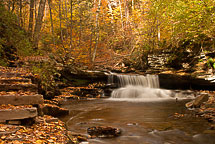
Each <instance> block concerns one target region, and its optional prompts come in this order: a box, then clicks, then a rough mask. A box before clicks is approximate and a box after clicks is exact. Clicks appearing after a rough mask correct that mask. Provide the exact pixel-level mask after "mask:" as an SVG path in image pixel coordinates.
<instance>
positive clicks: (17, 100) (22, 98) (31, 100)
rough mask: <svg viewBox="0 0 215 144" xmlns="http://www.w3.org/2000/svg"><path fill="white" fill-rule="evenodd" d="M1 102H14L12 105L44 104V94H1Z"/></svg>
mask: <svg viewBox="0 0 215 144" xmlns="http://www.w3.org/2000/svg"><path fill="white" fill-rule="evenodd" d="M0 99H1V101H0V104H12V105H34V104H42V103H43V96H42V95H39V94H35V95H0Z"/></svg>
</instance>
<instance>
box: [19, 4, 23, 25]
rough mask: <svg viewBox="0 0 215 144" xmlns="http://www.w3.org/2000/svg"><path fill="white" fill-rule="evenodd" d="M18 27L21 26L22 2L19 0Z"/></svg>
mask: <svg viewBox="0 0 215 144" xmlns="http://www.w3.org/2000/svg"><path fill="white" fill-rule="evenodd" d="M19 25H20V26H23V18H22V0H19Z"/></svg>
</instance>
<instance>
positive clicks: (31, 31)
mask: <svg viewBox="0 0 215 144" xmlns="http://www.w3.org/2000/svg"><path fill="white" fill-rule="evenodd" d="M33 20H34V0H30V16H29V24H28V32H29V34H30V37H32V35H33Z"/></svg>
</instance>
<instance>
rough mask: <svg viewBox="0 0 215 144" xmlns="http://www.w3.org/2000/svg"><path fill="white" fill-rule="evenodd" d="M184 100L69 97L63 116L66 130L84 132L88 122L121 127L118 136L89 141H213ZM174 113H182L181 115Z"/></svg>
mask: <svg viewBox="0 0 215 144" xmlns="http://www.w3.org/2000/svg"><path fill="white" fill-rule="evenodd" d="M185 102H186V100H183V101H178V102H176V101H175V100H169V101H160V102H159V101H156V102H126V101H110V100H91V101H89V100H88V101H87V100H86V101H71V102H68V105H64V107H66V108H68V109H70V115H69V116H66V117H63V118H62V120H63V121H65V122H66V123H67V126H68V128H69V130H71V131H73V132H77V133H82V134H86V130H87V128H88V127H90V126H114V127H118V128H121V129H122V131H123V133H122V136H120V137H117V138H110V139H91V140H90V142H91V143H93V144H97V143H98V144H116V143H117V144H118V143H119V144H146V143H147V144H196V143H197V144H206V143H207V144H214V143H215V137H214V136H213V135H209V134H204V131H205V130H206V129H207V128H208V126H209V125H208V123H207V122H206V121H205V120H203V119H200V118H194V115H193V114H192V113H190V112H189V111H187V110H186V108H185V107H184V104H185ZM175 113H185V116H184V117H182V118H176V117H174V115H175Z"/></svg>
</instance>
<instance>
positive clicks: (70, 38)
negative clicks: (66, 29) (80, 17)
mask: <svg viewBox="0 0 215 144" xmlns="http://www.w3.org/2000/svg"><path fill="white" fill-rule="evenodd" d="M72 8H73V7H72V0H71V1H70V13H71V17H70V19H71V20H70V21H71V22H70V50H71V49H72V27H73V26H72V25H73V23H72V11H73V10H72Z"/></svg>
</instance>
